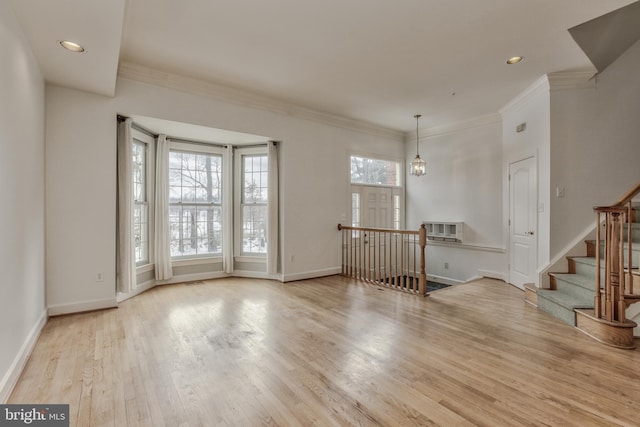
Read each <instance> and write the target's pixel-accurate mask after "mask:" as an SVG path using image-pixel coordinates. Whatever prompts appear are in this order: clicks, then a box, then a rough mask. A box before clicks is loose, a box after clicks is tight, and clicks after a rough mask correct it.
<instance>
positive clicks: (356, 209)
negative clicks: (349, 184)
mask: <svg viewBox="0 0 640 427" xmlns="http://www.w3.org/2000/svg"><path fill="white" fill-rule="evenodd" d="M351 226H352V227H360V193H351Z"/></svg>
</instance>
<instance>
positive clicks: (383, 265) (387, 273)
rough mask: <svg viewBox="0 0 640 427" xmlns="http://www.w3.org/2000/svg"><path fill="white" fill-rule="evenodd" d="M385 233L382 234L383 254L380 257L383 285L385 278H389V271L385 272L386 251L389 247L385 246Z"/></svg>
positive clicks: (385, 281)
mask: <svg viewBox="0 0 640 427" xmlns="http://www.w3.org/2000/svg"><path fill="white" fill-rule="evenodd" d="M387 234H389V233H387V232H385V233H383V234H382V236H383V239H384V240H383V242H382V243H383V245H384V253H383V256H382V271H383V272H384V273H383V278H382V282H383V283H385V284H386V283H387V277H389V271H388V270H387V251H388V250H389V246H388V245H387Z"/></svg>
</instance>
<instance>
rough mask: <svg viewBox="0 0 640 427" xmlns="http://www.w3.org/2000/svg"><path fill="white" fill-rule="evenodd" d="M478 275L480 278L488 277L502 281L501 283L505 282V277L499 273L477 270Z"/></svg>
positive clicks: (502, 273)
mask: <svg viewBox="0 0 640 427" xmlns="http://www.w3.org/2000/svg"><path fill="white" fill-rule="evenodd" d="M478 275H479V276H480V277H488V278H490V279H498V280H502V281H503V282H506V281H507V275H506V274H505V273H504V272H501V271H492V270H482V269H478Z"/></svg>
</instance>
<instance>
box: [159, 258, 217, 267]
mask: <svg viewBox="0 0 640 427" xmlns="http://www.w3.org/2000/svg"><path fill="white" fill-rule="evenodd" d="M203 264H222V257H221V256H215V257H209V256H203V257H202V258H184V259H181V258H173V259H172V260H171V266H172V267H174V268H175V267H186V266H189V265H203Z"/></svg>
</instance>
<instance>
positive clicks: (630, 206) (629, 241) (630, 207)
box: [625, 200, 640, 294]
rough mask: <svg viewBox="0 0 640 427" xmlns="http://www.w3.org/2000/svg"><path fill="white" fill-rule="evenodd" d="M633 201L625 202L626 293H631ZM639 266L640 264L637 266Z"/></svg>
mask: <svg viewBox="0 0 640 427" xmlns="http://www.w3.org/2000/svg"><path fill="white" fill-rule="evenodd" d="M632 215H633V203H631V200H629V203H628V204H627V218H626V222H627V255H628V259H627V265H628V266H629V268H628V270H629V271H628V272H627V280H626V286H625V293H627V294H633V244H632V242H633V223H632V221H633V218H632ZM639 267H640V266H639Z"/></svg>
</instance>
